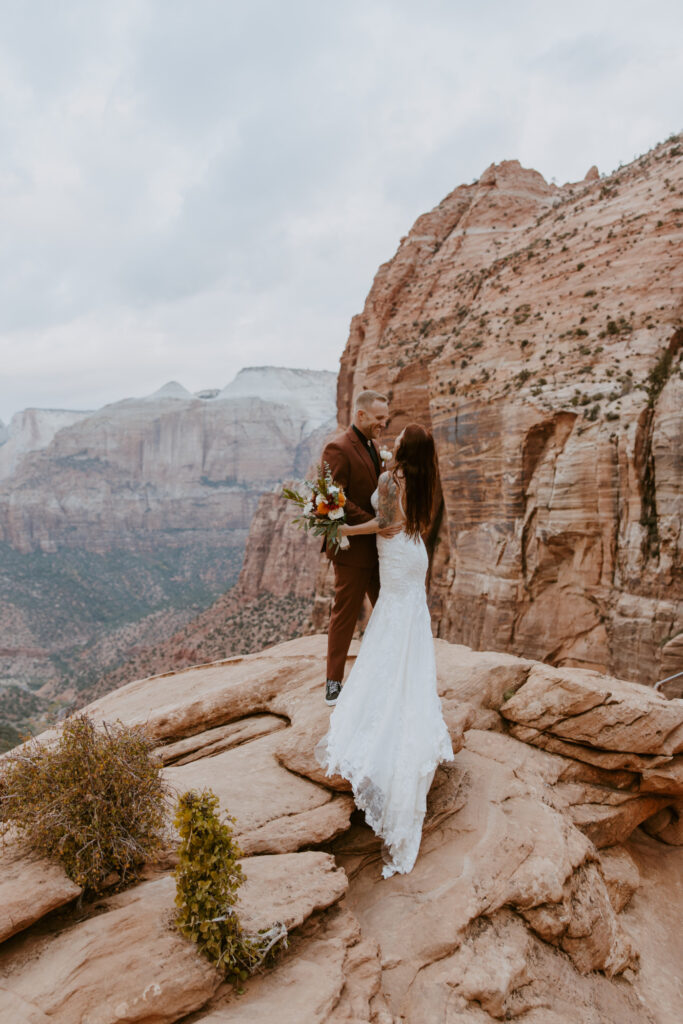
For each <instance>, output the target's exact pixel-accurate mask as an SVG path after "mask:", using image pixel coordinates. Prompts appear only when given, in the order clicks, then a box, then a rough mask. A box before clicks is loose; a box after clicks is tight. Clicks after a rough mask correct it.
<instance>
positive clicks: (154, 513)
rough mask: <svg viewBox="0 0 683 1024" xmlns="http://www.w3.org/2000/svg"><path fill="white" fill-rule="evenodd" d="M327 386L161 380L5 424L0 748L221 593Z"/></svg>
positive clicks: (271, 375)
mask: <svg viewBox="0 0 683 1024" xmlns="http://www.w3.org/2000/svg"><path fill="white" fill-rule="evenodd" d="M335 383H336V377H335V375H334V374H333V373H327V372H324V371H306V370H302V371H297V370H287V369H279V368H277V367H265V368H251V369H245V370H243V371H241V373H239V374H238V375H237V377H236V378H235V380H234V381H232V382H231V383H230V384H228V385H227V386H226V387H225V388H224V389H223V390H219V389H213V390H209V391H204V392H200V393H199V394H198V395H192V394H190V392H188V391H186V389H185V388H183V387H182V386H181V385H179V384H175V383H172V384H168V385H166V386H165V387H163V388H161V389H160V390H159V391H158V392H156V393H155V394H153V395H151V396H148V397H145V398H139V399H126V400H124V401H121V402H117V403H114V404H112V405H108V406H105V407H104V408H103V409H99V410H97V411H94V412H85V413H70V412H66V411H61V410H59V411H53V410H39V409H30V410H25V411H24V412H22V413H17V414H16V416H15V417H13V419H12V422H11V423H10V425H9V428H8V429H7V430H6V432H5V441H4V443H3V444H0V720H4V726H0V729H2V728H4V730H5V735H2V736H0V743H2V746H0V749H3V747H4V748H6V747H7V746H8V745H9V746H13V745H14V743H16V742H17V739H18V738H19V735H20V734H21V733H22V732H25V731H27V730H30V731H35V730H36V728H38V730H40V728H41V727H44V723H46V722H47V721H49V720H50V719H51V718H54V716H55V715H56V714H57V713H58V712H59V711H60V710H62V709H65V708H68V707H73V706H74V704H77V703H79V702H80V703H82V698H81V697H80V694H81V691H83V690H84V689H85V688H87V687H89V686H93V685H95V684H96V683H97V682H98V681H99V680H100V679H101V678H102V676H103V675H105V674H106V673H107V672H108V671H110V670H112V669H113V668H114V667H115V666H119V665H121V664H122V663H125V662H127V661H128V660H129V659H130V658H131V657H132V652H133V651H135V650H136V649H137V648H139V647H142V648H143V649H151V650H152V651H153V650H154V648H155V646H156V645H157V644H158V643H159V642H160V641H164V640H166V639H167V638H168V637H169V636H170V635H171V634H173V633H174V632H175V631H176V630H177V629H178V628H179V627H180V626H182V625H183V624H184V623H186V622H188V621H190V620H192V619H194V618H195V617H196V616H197V615H198V614H199V613H201V612H202V611H203V610H204V609H206V608H207V607H208V606H210V605H211V604H212V603H213V601H214V600H216V599H217V598H218V597H219V596H220V595H222V594H224V593H225V592H227V591H229V590H230V589H231V588H232V587H233V584H234V583H235V582H236V581H237V578H238V575H239V571H240V568H241V565H242V561H243V558H244V549H245V543H246V538H247V535H248V532H249V526H250V523H251V520H252V517H253V514H254V512H255V510H256V508H257V506H258V501H259V498H260V496H261V495H262V494H263V493H264V492H266V491H269V490H272V488H273V487H275V486H277V485H278V482H279V481H280V480H281V479H282V476H283V474H299V473H302V472H303V471H304V470H305V469H306V468H307V466H308V464H309V463H310V461H311V459H312V458H313V457H314V454H315V453H317V449H318V448H319V446H320V444H321V439H322V438H323V437H324V436H326V434H327V433H329V431H330V429H331V428H332V427H333V426H334V389H335ZM297 623H298V619H297ZM278 638H279V636H278Z"/></svg>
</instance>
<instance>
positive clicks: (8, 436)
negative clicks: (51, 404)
mask: <svg viewBox="0 0 683 1024" xmlns="http://www.w3.org/2000/svg"><path fill="white" fill-rule="evenodd" d="M91 415H92V413H90V412H76V411H72V410H70V409H23V410H22V412H17V413H15V414H14V416H13V417H12V419H11V420H10V423H9V426H8V427H6V426H5V425H4V424H3V423H2V422H0V480H2V479H3V478H4V477H8V476H10V474H11V473H13V472H14V470H15V468H16V466H17V465H18V463H19V462H20V460H21V458H22V457H23V456H24V455H26V453H27V452H35V451H39V450H40V449H41V448H46V447H47V446H48V445H49V443H50V441H51V440H52V438H53V437H54V436H55V434H56V433H57V431H59V430H61V429H62V428H63V427H70V426H71V425H72V423H77V422H78V420H80V419H83V418H84V417H86V416H91Z"/></svg>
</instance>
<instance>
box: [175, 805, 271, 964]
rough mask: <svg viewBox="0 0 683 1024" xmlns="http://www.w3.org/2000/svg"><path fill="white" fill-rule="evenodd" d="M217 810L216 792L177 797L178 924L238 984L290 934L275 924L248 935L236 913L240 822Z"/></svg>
mask: <svg viewBox="0 0 683 1024" xmlns="http://www.w3.org/2000/svg"><path fill="white" fill-rule="evenodd" d="M217 807H218V797H217V796H216V795H215V794H214V793H212V792H211V790H206V789H205V790H202V792H201V793H197V792H195V791H194V790H190V791H189V792H187V793H184V794H183V795H182V796H181V797H180V798H179V799H178V806H177V811H176V816H175V826H176V828H177V829H178V832H179V833H180V840H181V841H180V849H179V851H178V853H179V862H178V866H177V868H176V871H175V877H176V898H175V902H176V906H177V907H178V912H177V914H176V917H175V926H176V928H177V929H178V931H179V932H180V933H181V934H182V935H184V936H185V937H186V938H188V939H191V940H192V941H193V942H195V943H196V944H197V946H198V947H199V951H200V952H201V953H202V955H203V956H205V957H206V958H207V960H209V961H210V962H211V963H212V964H213V965H214V966H215V967H217V968H218V969H219V970H220V971H222V972H223V973H224V974H225V975H226V977H227V978H229V979H230V980H231V981H233V982H234V983H239V982H240V981H244V980H245V979H246V978H248V977H249V975H250V974H252V973H253V972H254V971H255V970H256V968H257V967H258V966H259V965H261V964H262V963H264V962H265V961H266V960H267V959H269V958H271V957H272V956H273V955H274V953H275V951H276V950H277V949H279V948H282V947H283V946H286V944H287V930H286V928H285V927H284V925H282V924H275V925H273V927H272V928H268V929H264V930H262V931H260V932H259V933H258V934H257V935H247V934H246V933H245V931H244V929H243V928H242V925H241V923H240V920H239V917H238V914H237V911H236V910H235V909H234V906H235V903H236V902H237V892H238V889H239V887H240V886H241V885H242V883H243V882H244V881H245V876H244V873H243V871H242V865H241V864H240V863H239V858H240V857H241V856H242V851H241V850H240V848H239V846H238V845H237V843H236V841H235V839H234V838H233V833H232V825H233V824H234V821H235V819H234V818H230V817H228V818H227V820H226V821H224V822H221V821H220V820H219V817H218V813H217Z"/></svg>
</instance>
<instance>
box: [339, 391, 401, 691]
mask: <svg viewBox="0 0 683 1024" xmlns="http://www.w3.org/2000/svg"><path fill="white" fill-rule="evenodd" d="M388 419H389V404H388V401H387V399H386V398H385V396H384V395H380V394H379V393H378V392H377V391H361V392H360V394H359V395H358V396H357V397H356V400H355V403H354V409H353V422H352V424H351V426H350V427H349V428H348V430H345V431H344V433H343V434H341V435H339V436H337V437H336V438H335V439H334V440H333V441H330V442H329V443H328V444H327V445H326V446H325V449H324V451H323V456H322V457H323V462H326V463H327V464H328V466H329V467H330V470H331V471H332V478H333V480H334V482H335V483H337V484H340V485H341V486H342V487H343V488H344V493H345V495H346V506H345V511H346V520H347V522H348V523H349V525H351V526H355V525H356V524H357V523H367V522H368V521H369V520H370V519H374V517H375V510H374V509H373V507H372V503H371V501H370V497H371V495H372V493H373V491H374V490H375V488H376V487H377V480H378V478H379V475H380V473H381V472H382V468H383V467H382V461H381V459H380V454H379V450H378V446H377V442H376V440H375V439H376V438H378V437H380V436H381V434H382V432H383V430H384V428H385V427H386V425H387V421H388ZM396 532H397V527H395V526H391V527H387V528H386V529H385V530H381V531H380V534H381V536H383V537H386V536H393V534H395V533H396ZM349 545H350V546H349V547H348V548H347V549H346V550H345V551H337V552H336V553H332V552H331V551H329V550H328V551H327V557H328V558H329V559H330V561H331V562H332V563H333V564H334V604H333V606H332V614H331V616H330V626H329V630H328V633H327V682H326V685H325V703H326V704H329V705H333V704H336V703H337V697H338V696H339V694H340V692H341V688H342V684H343V681H344V665H345V663H346V656H347V654H348V652H349V646H350V645H351V639H352V637H353V631H354V629H355V627H356V622H357V621H358V616H359V614H360V611H361V608H362V606H363V599H364V597H365V595H366V594H367V595H368V597H369V598H370V601H371V603H372V605H373V606H374V604H375V601H376V600H377V597H378V594H379V565H378V561H377V544H376V542H375V535H374V534H364V535H361V536H360V537H350V538H349ZM323 548H324V546H323Z"/></svg>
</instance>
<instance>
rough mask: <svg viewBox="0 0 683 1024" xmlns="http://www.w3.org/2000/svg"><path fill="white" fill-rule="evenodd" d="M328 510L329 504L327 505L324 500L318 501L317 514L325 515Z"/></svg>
mask: <svg viewBox="0 0 683 1024" xmlns="http://www.w3.org/2000/svg"><path fill="white" fill-rule="evenodd" d="M329 511H330V506H329V505H326V504H325V502H324V501H320V502H318V507H317V508H316V512H317V513H318V515H319V516H326V515H327V513H328V512H329Z"/></svg>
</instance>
